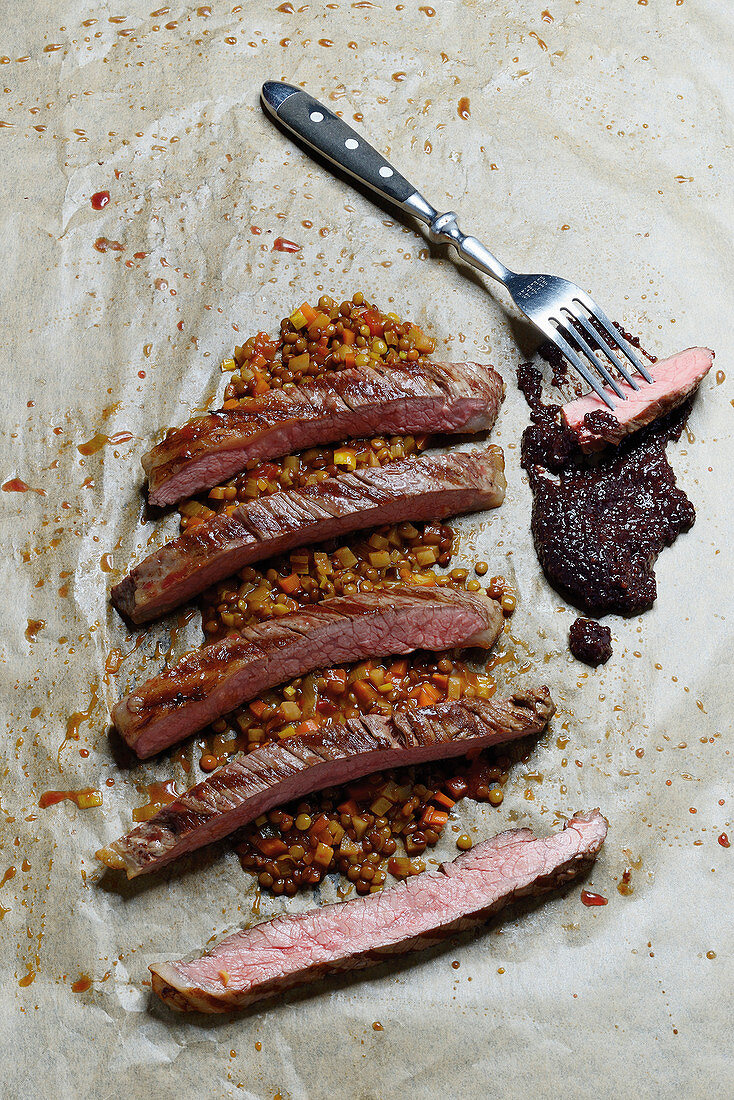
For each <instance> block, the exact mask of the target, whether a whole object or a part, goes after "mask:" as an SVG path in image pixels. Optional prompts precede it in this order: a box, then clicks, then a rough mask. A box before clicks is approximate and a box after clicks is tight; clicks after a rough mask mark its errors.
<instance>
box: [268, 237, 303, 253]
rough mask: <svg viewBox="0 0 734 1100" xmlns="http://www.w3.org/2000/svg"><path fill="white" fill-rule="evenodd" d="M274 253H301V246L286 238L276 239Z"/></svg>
mask: <svg viewBox="0 0 734 1100" xmlns="http://www.w3.org/2000/svg"><path fill="white" fill-rule="evenodd" d="M272 251H273V252H300V251H301V246H300V244H296V243H295V241H288V240H286V238H285V237H276V238H275V240H274V241H273V248H272Z"/></svg>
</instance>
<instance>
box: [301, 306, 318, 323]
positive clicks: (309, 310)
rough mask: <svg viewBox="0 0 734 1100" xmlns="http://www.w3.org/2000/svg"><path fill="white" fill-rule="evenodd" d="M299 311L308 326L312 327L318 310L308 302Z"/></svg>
mask: <svg viewBox="0 0 734 1100" xmlns="http://www.w3.org/2000/svg"><path fill="white" fill-rule="evenodd" d="M299 309H300V312H301V313H302V314H303V316H304V318H305V320H306V324H307V325H312V324H313V322H314V318H315V317H316V310H315V309H314V308H313V306H310V305H309V304H308V302H304V303H303V305H302V306H300V307H299Z"/></svg>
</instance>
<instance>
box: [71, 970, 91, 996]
mask: <svg viewBox="0 0 734 1100" xmlns="http://www.w3.org/2000/svg"><path fill="white" fill-rule="evenodd" d="M91 986H92V980H91V978H88V977H87V975H86V974H80V975H79V977H78V978H77V980H76V981H75V982H72V986H71V992H72V993H86V992H87V990H88V989H90V988H91Z"/></svg>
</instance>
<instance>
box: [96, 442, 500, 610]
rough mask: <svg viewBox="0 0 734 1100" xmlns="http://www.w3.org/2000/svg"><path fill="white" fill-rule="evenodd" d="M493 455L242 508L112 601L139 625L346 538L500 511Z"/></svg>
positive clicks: (191, 538) (434, 461)
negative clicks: (244, 572) (260, 568)
mask: <svg viewBox="0 0 734 1100" xmlns="http://www.w3.org/2000/svg"><path fill="white" fill-rule="evenodd" d="M505 486H506V483H505V475H504V458H503V455H502V451H501V450H500V448H499V447H488V448H486V449H485V450H483V451H472V452H466V451H454V452H452V453H451V454H445V455H422V456H420V457H419V458H411V459H403V460H401V461H398V462H391V463H389V464H388V465H387V466H383V467H377V468H374V469H369V468H368V469H366V470H360V471H358V472H356V473H345V474H340V475H338V476H337V477H331V478H327V479H326V480H325V481H322V482H319V484H317V485H311V486H308V487H307V488H304V489H291V490H288V491H284V492H280V493H274V494H273V495H272V496H268V497H263V498H262V499H259V500H253V501H249V502H248V503H246V504H241V505H240V506H239V507H238V508H236V509H235V511H234V512H233V513H232V514H231V515H218V516H214V517H213V518H212V519H210V520H207V521H205V522H203V523H200V524H198V525H197V526H196V527H193V528H191V529H190V530H189V531H186V532H185V533H184V534H183V535H181V536H180V537H179V538H177V539H174V540H173V541H172V542H169V543H167V544H166V546H163V547H162V548H161V549H160V550H156V551H155V553H153V554H150V555H149V556H148V557H147V558H146V559H145V560H144V561H142V562H141V563H140V565H138V566H136V567H135V569H133V570H132V572H131V573H130V574H129V575H128V576H127V577H126V578H125V579H124V580H123V581H121V582H120V584H118V585H115V587H114V588H113V589H112V602H113V603H114V605H115V606H116V607H117V608H118V610H119V611H121V612H122V614H124V615H125V616H126V617H127V618H129V619H130V620H132V622H134V623H142V622H145V621H146V620H148V619H152V618H155V616H156V615H161V614H163V612H165V611H169V610H170V609H171V608H173V607H176V606H177V605H178V604H180V603H183V602H184V601H185V600H189V599H191V598H192V597H193V596H196V595H198V594H199V593H200V592H203V591H204V589H205V588H208V587H209V586H210V585H213V584H217V583H218V582H219V581H221V580H223V579H224V578H225V577H229V576H231V575H232V573H236V572H237V570H239V569H242V568H243V567H244V566H245V565H251V564H252V563H253V562H256V561H261V560H262V559H263V558H267V557H271V556H273V555H275V554H281V553H284V552H285V551H287V550H292V549H294V548H295V547H297V546H304V545H306V544H308V543H313V542H321V541H324V540H326V539H331V538H335V537H336V536H339V535H345V534H348V533H349V532H351V531H357V530H362V529H364V528H366V527H376V526H379V525H381V524H388V523H398V522H404V521H406V520H427V519H443V518H445V517H446V516H449V515H457V514H458V513H460V512H469V511H474V510H478V509H483V508H496V507H498V506H499V505H500V504H501V503H502V501H503V499H504V495H505Z"/></svg>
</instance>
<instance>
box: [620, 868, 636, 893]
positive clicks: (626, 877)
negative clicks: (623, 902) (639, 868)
mask: <svg viewBox="0 0 734 1100" xmlns="http://www.w3.org/2000/svg"><path fill="white" fill-rule="evenodd" d="M631 878H632V870H631V868H629V867H627V868H626V869H625V870H624V871H623V872H622V881H621V882H618V883H617V889H618V890H619V892H620V894H621V895H622V896H623V897H625V898H628V897H629V896H630V894H634V892H635V889H634V886H632V885H631V884H630V879H631Z"/></svg>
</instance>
